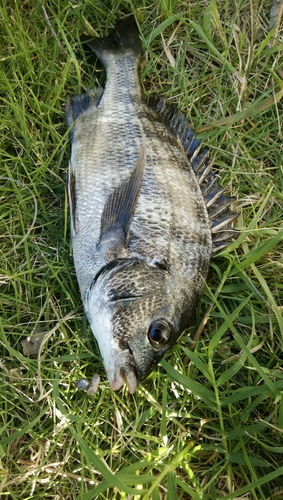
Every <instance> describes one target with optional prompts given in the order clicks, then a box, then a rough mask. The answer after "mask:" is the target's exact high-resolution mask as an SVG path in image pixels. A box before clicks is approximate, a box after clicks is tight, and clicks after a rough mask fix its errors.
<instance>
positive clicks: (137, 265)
mask: <svg viewBox="0 0 283 500" xmlns="http://www.w3.org/2000/svg"><path fill="white" fill-rule="evenodd" d="M82 42H83V44H84V45H86V46H87V47H88V48H89V49H90V51H92V52H94V53H95V54H96V56H97V57H98V58H99V59H100V60H101V62H102V63H103V65H104V67H105V69H106V83H105V86H104V88H100V87H95V88H93V89H91V90H89V91H87V92H85V93H83V94H80V95H75V96H73V97H71V98H68V99H67V103H66V121H67V126H68V128H69V131H70V142H71V158H70V163H69V170H68V196H69V207H70V226H71V237H72V250H73V259H74V266H75V270H76V276H77V281H78V284H79V288H80V293H81V298H82V302H83V306H84V310H85V313H86V316H87V319H88V322H89V324H90V328H91V330H92V332H93V334H94V337H95V339H96V341H97V343H98V347H99V350H100V353H101V356H102V359H103V363H104V367H105V371H106V374H107V377H108V381H109V384H110V387H111V388H112V389H113V390H114V391H116V390H119V389H120V388H121V387H122V386H123V385H124V384H126V386H127V388H128V391H129V392H130V393H131V394H133V393H134V392H135V391H136V389H137V387H138V385H139V384H140V382H141V381H143V380H144V379H145V378H146V377H147V376H148V375H149V374H150V373H151V372H152V371H153V370H154V369H155V368H156V366H157V364H158V363H159V361H160V360H161V359H162V358H163V356H164V355H165V353H167V352H168V351H169V350H170V349H171V348H172V346H174V345H175V343H176V342H177V341H178V339H179V338H180V337H181V335H182V333H183V332H184V330H185V329H186V328H188V327H189V326H192V325H193V324H194V320H195V311H196V307H197V305H198V303H199V301H200V298H201V295H202V293H203V289H204V285H205V280H206V278H207V274H208V270H209V266H210V260H211V256H212V254H213V253H215V252H217V251H219V250H221V249H223V248H224V247H225V246H227V245H228V243H229V241H230V240H231V238H232V236H233V231H234V230H233V227H232V226H231V223H232V221H233V220H234V218H235V213H234V212H232V211H231V209H230V205H231V201H232V198H230V197H228V196H226V195H225V194H224V191H225V188H222V187H221V186H220V185H219V183H218V178H217V176H215V175H214V174H213V172H212V170H211V162H210V160H209V151H208V149H203V148H202V145H201V143H200V142H199V141H198V140H197V139H196V137H195V134H194V132H193V131H192V130H191V128H190V125H189V121H188V119H187V118H186V117H185V115H184V114H182V113H181V112H180V111H178V110H177V111H176V110H174V109H172V108H171V107H168V106H167V104H166V101H165V100H164V99H163V98H161V99H155V101H154V102H149V103H147V102H146V101H145V99H144V97H143V95H142V90H141V84H140V79H139V65H140V58H141V42H140V37H139V29H138V25H137V23H136V20H135V17H134V15H130V16H129V17H126V18H124V19H121V20H118V21H117V23H116V26H115V28H114V29H113V30H112V31H111V32H110V33H109V34H108V35H107V36H105V37H103V38H99V37H97V38H92V39H91V38H90V37H89V36H87V35H84V36H83V37H82ZM79 386H82V387H86V386H87V383H86V382H85V379H83V381H82V384H79Z"/></svg>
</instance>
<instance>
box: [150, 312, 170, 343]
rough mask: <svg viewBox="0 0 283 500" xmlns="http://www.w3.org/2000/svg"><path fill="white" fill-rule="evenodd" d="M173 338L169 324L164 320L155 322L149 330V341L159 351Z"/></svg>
mask: <svg viewBox="0 0 283 500" xmlns="http://www.w3.org/2000/svg"><path fill="white" fill-rule="evenodd" d="M170 336H171V328H170V326H169V325H168V323H165V321H163V320H160V319H159V320H155V321H153V322H152V323H151V325H150V327H149V330H148V339H149V341H150V343H151V345H152V347H155V348H157V349H160V348H161V347H164V346H165V345H166V344H167V343H168V340H169V339H170Z"/></svg>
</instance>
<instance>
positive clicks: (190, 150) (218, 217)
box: [149, 98, 238, 253]
mask: <svg viewBox="0 0 283 500" xmlns="http://www.w3.org/2000/svg"><path fill="white" fill-rule="evenodd" d="M149 104H150V105H151V106H152V107H153V108H154V109H156V110H157V111H158V113H159V114H160V115H161V116H162V117H163V119H164V120H165V122H166V123H167V125H168V126H169V127H170V129H171V130H172V131H173V132H174V133H175V134H176V135H177V136H178V137H179V139H180V140H181V142H182V145H183V148H184V150H185V153H186V154H187V157H188V160H189V162H190V164H191V166H192V169H193V171H194V173H195V174H196V177H197V179H198V181H199V185H200V188H201V191H202V194H203V197H204V199H205V202H206V206H207V210H208V215H209V217H210V220H211V223H212V231H211V232H212V244H213V250H212V252H213V253H217V252H219V251H220V250H222V249H223V248H225V247H226V246H228V245H229V243H230V241H231V240H232V239H233V235H235V234H237V231H235V230H234V229H233V228H232V227H231V225H230V224H231V223H232V222H233V220H234V219H235V218H236V217H237V215H238V214H237V213H235V212H232V211H231V210H230V209H229V207H230V205H231V203H232V202H233V201H234V198H230V197H228V196H225V195H224V191H225V188H223V187H221V186H220V184H219V183H218V178H217V176H216V175H215V174H214V173H213V172H212V171H211V162H210V161H209V150H208V149H207V148H204V149H202V147H201V142H200V141H199V140H198V139H196V137H195V134H194V132H193V130H192V129H191V127H190V125H189V122H188V119H187V118H186V117H185V115H184V114H183V113H181V112H180V111H175V110H173V109H172V108H171V107H167V106H166V100H165V99H164V98H161V99H156V98H152V99H151V100H150V102H149Z"/></svg>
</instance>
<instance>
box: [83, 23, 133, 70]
mask: <svg viewBox="0 0 283 500" xmlns="http://www.w3.org/2000/svg"><path fill="white" fill-rule="evenodd" d="M81 40H82V43H83V44H86V45H88V47H89V48H90V49H91V50H92V51H93V52H95V53H96V55H97V56H98V57H99V59H101V61H102V62H103V64H104V65H106V64H107V55H108V54H118V53H119V52H120V53H121V52H122V53H125V52H132V53H133V55H135V56H138V55H139V54H140V51H141V42H140V39H139V31H138V27H137V23H136V20H135V18H134V15H131V16H129V17H127V18H126V19H121V20H120V21H117V23H116V26H115V29H114V30H113V31H111V33H110V34H109V35H108V36H106V37H105V38H92V39H90V38H89V37H88V36H87V35H83V36H82V37H81Z"/></svg>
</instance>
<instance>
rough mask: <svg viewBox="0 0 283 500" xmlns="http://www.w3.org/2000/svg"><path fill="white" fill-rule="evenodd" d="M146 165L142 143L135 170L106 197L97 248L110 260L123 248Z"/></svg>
mask: <svg viewBox="0 0 283 500" xmlns="http://www.w3.org/2000/svg"><path fill="white" fill-rule="evenodd" d="M145 165H146V154H145V144H144V143H142V146H141V149H140V152H139V156H138V158H137V161H136V164H135V168H134V170H133V172H132V173H131V175H130V177H129V179H127V180H126V181H124V182H123V183H122V184H120V185H119V186H118V187H116V188H115V189H114V190H113V192H112V193H110V195H109V196H108V199H107V201H106V204H105V207H104V209H103V212H102V216H101V229H100V240H99V248H100V250H101V251H102V253H103V254H104V255H106V256H108V257H109V258H110V256H111V258H113V256H114V255H115V254H118V252H119V251H120V250H121V249H122V248H123V247H124V246H125V244H126V241H127V237H128V232H129V228H130V225H131V222H132V218H133V216H134V213H135V209H136V204H137V200H138V196H139V193H140V190H141V185H142V181H143V177H144V171H145Z"/></svg>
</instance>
